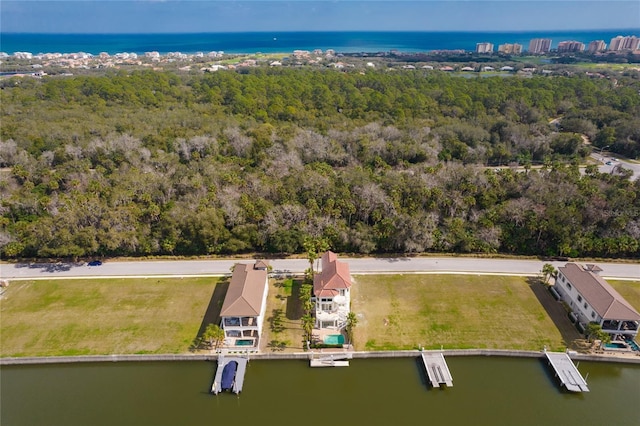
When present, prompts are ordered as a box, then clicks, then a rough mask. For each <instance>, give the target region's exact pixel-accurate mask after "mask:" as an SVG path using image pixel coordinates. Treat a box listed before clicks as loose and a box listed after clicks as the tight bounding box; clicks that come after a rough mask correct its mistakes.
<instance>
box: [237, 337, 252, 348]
mask: <svg viewBox="0 0 640 426" xmlns="http://www.w3.org/2000/svg"><path fill="white" fill-rule="evenodd" d="M236 346H253V339H239V340H236Z"/></svg>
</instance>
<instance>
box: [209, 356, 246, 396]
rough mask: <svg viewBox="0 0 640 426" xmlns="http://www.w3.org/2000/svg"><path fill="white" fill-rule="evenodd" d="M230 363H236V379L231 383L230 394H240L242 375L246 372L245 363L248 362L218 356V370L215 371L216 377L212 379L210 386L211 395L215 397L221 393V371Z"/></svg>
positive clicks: (242, 382)
mask: <svg viewBox="0 0 640 426" xmlns="http://www.w3.org/2000/svg"><path fill="white" fill-rule="evenodd" d="M231 361H235V362H237V363H238V369H237V370H236V377H235V380H234V381H233V389H232V392H233V393H235V394H239V393H240V392H242V385H243V384H244V373H245V372H246V371H247V363H248V362H249V360H248V359H247V358H242V357H238V356H230V357H225V356H224V355H220V357H219V358H218V368H217V370H216V375H215V377H214V379H213V384H212V385H211V393H213V394H215V395H217V394H218V393H220V392H222V370H224V366H225V365H227V364H228V363H229V362H231Z"/></svg>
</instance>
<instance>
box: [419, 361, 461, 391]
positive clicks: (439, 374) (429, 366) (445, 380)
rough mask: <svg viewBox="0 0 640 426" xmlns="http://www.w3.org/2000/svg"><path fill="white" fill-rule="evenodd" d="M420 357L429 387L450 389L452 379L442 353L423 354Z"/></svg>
mask: <svg viewBox="0 0 640 426" xmlns="http://www.w3.org/2000/svg"><path fill="white" fill-rule="evenodd" d="M421 355H422V356H421V358H422V363H423V364H424V368H425V370H427V376H429V381H430V382H431V386H433V387H434V388H437V387H440V386H441V385H447V386H448V387H452V386H453V377H451V372H450V371H449V366H448V365H447V361H445V359H444V355H443V354H442V352H437V353H433V352H431V353H424V352H423V353H422V354H421Z"/></svg>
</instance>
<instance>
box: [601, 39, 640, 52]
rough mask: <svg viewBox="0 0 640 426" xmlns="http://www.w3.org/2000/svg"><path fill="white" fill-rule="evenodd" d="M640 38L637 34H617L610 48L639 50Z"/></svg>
mask: <svg viewBox="0 0 640 426" xmlns="http://www.w3.org/2000/svg"><path fill="white" fill-rule="evenodd" d="M639 46H640V38H638V37H636V36H617V37H614V38H612V39H611V43H609V50H614V51H615V50H637V49H638V47H639Z"/></svg>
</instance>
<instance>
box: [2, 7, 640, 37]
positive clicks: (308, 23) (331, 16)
mask: <svg viewBox="0 0 640 426" xmlns="http://www.w3.org/2000/svg"><path fill="white" fill-rule="evenodd" d="M630 28H633V29H638V28H640V0H612V1H609V0H597V1H588V0H566V1H562V0H560V1H558V0H536V1H531V0H493V1H488V0H464V1H461V0H408V1H390V0H367V1H357V0H332V1H328V0H326V1H317V0H294V1H272V0H253V1H243V0H239V1H235V0H190V1H184V0H65V1H58V0H0V32H3V33H29V32H31V33H125V34H126V33H184V32H195V33H198V32H249V31H252V32H253V31H373V30H376V31H537V30H590V29H630Z"/></svg>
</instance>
